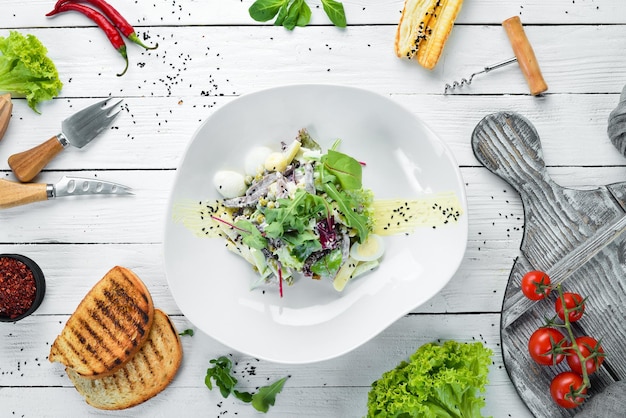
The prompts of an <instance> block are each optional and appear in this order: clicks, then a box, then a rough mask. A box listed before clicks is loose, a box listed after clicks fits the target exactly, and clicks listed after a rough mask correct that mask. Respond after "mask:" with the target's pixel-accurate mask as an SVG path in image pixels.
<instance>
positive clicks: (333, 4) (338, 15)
mask: <svg viewBox="0 0 626 418" xmlns="http://www.w3.org/2000/svg"><path fill="white" fill-rule="evenodd" d="M322 7H323V8H324V11H325V12H326V15H327V16H328V18H329V19H330V21H331V22H333V24H334V25H335V26H338V27H340V28H345V27H346V25H347V22H346V12H345V10H344V9H343V3H341V2H338V1H335V0H322Z"/></svg>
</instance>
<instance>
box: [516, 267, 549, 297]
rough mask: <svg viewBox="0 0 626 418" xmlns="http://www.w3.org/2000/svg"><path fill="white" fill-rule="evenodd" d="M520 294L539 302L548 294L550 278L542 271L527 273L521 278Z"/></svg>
mask: <svg viewBox="0 0 626 418" xmlns="http://www.w3.org/2000/svg"><path fill="white" fill-rule="evenodd" d="M521 288H522V293H523V294H524V296H526V297H527V298H528V299H530V300H541V299H543V298H545V297H546V296H548V295H549V294H550V290H551V287H550V277H549V276H548V275H547V274H546V273H544V272H543V271H539V270H533V271H529V272H528V273H526V274H525V275H524V277H522V282H521Z"/></svg>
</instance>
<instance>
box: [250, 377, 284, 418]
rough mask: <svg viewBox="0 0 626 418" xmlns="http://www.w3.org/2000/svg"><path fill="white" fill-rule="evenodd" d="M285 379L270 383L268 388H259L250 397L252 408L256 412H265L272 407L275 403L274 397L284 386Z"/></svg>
mask: <svg viewBox="0 0 626 418" xmlns="http://www.w3.org/2000/svg"><path fill="white" fill-rule="evenodd" d="M287 379H288V378H287V377H283V378H282V379H280V380H277V381H276V382H274V383H272V384H271V385H269V386H263V387H260V388H259V391H258V392H257V393H255V394H254V395H252V406H253V407H254V409H256V410H257V411H261V412H267V411H268V410H269V409H270V406H274V403H275V402H276V395H278V394H279V393H280V392H281V391H282V390H283V386H285V382H286V381H287Z"/></svg>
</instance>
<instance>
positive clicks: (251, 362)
mask: <svg viewBox="0 0 626 418" xmlns="http://www.w3.org/2000/svg"><path fill="white" fill-rule="evenodd" d="M111 2H112V3H115V4H116V5H117V6H119V9H120V10H121V11H122V12H123V13H124V14H125V15H126V16H127V17H128V19H129V21H131V23H133V24H135V26H136V28H137V31H138V33H139V34H140V36H142V37H144V36H145V37H146V40H147V42H152V41H155V42H158V43H159V48H158V49H157V50H155V51H150V52H147V51H143V50H142V49H141V48H139V47H138V46H135V45H129V46H128V48H129V58H130V63H131V65H130V68H129V71H128V73H127V74H126V75H125V76H124V77H116V76H115V74H116V73H117V72H118V71H119V70H120V69H121V68H122V67H123V61H122V59H121V57H120V56H119V55H118V54H117V52H115V51H114V50H112V48H111V46H110V44H109V43H108V41H107V39H106V37H104V36H103V35H102V33H101V32H100V31H99V29H98V28H96V27H95V26H94V25H93V23H92V22H90V21H89V20H88V19H85V18H83V17H82V16H80V15H78V14H67V15H64V16H58V17H56V18H54V19H49V18H46V17H45V16H44V15H45V13H46V12H48V11H49V10H50V9H51V8H52V5H53V3H54V2H53V1H49V0H33V1H29V2H24V1H17V0H5V1H3V3H2V17H0V35H5V34H6V33H8V30H12V29H17V30H19V31H21V32H28V33H33V34H35V35H36V36H38V37H39V38H40V39H41V40H42V42H44V44H45V45H46V47H47V48H48V50H49V54H50V56H51V57H52V58H53V59H54V61H55V63H56V65H57V67H58V69H59V73H60V76H61V79H62V81H63V82H64V88H63V90H62V92H61V94H60V96H59V97H58V98H57V99H55V100H53V101H51V102H47V103H44V104H42V106H41V110H42V113H41V114H40V115H38V114H35V113H34V112H32V111H31V110H30V109H29V108H28V107H27V106H26V102H25V100H23V99H21V98H15V99H14V109H13V117H12V120H11V123H10V125H9V129H8V131H7V133H6V135H5V137H4V139H3V140H2V142H0V176H1V177H2V178H6V179H13V176H12V174H11V172H10V169H9V167H8V164H7V163H6V158H7V157H8V156H9V155H11V154H13V153H16V152H19V151H22V150H24V149H27V148H29V147H31V146H33V145H35V144H37V143H39V142H41V141H43V140H45V139H47V138H49V137H50V136H51V135H53V134H55V133H57V131H58V128H59V123H60V121H61V120H62V119H64V118H65V117H67V116H68V115H69V114H71V113H73V112H74V111H76V110H78V109H80V108H82V107H84V106H86V105H88V104H90V103H92V102H93V101H95V100H96V99H98V98H103V97H107V96H116V97H123V98H124V99H125V105H124V106H125V110H124V112H123V113H122V115H121V117H120V118H118V120H117V121H116V122H115V124H114V126H113V127H112V129H111V130H110V131H107V132H106V133H104V134H103V135H102V137H101V138H98V139H97V140H96V141H94V142H93V143H92V144H90V145H89V146H88V147H85V148H84V149H83V150H67V151H66V152H65V153H64V154H63V155H61V156H59V157H58V159H56V160H55V161H53V162H52V163H51V164H50V166H49V167H48V169H47V170H46V171H45V172H44V173H43V174H42V175H41V176H40V177H39V178H38V179H37V180H38V181H43V182H54V181H55V180H57V179H59V178H60V177H61V176H63V175H65V174H73V175H85V176H90V177H91V176H93V177H97V178H100V179H103V180H112V181H118V182H121V183H124V184H128V185H129V186H132V187H133V188H134V189H135V193H136V195H135V196H133V197H130V198H115V199H108V198H102V199H100V198H98V199H73V200H72V199H70V200H67V199H66V200H63V199H57V200H55V201H49V202H41V203H37V204H33V205H30V206H28V207H23V208H19V209H10V210H3V211H0V253H5V252H15V253H21V254H25V255H29V256H31V257H32V258H33V259H35V260H37V261H38V262H39V263H40V265H41V266H42V268H43V270H44V272H45V273H46V275H47V278H48V286H49V287H48V293H47V296H46V298H45V300H44V302H43V304H42V305H41V307H40V309H39V310H38V311H37V313H36V314H35V315H33V316H32V317H30V318H28V319H27V320H25V321H23V322H20V323H17V324H2V325H1V326H0V405H2V407H1V408H0V417H5V416H6V417H13V416H37V417H61V416H63V417H65V416H111V415H115V416H146V417H148V416H149V417H153V416H164V417H165V416H173V415H177V414H179V412H180V410H181V407H182V406H183V405H184V406H185V412H186V414H188V416H261V414H254V413H252V411H251V408H250V407H249V406H247V405H241V404H240V403H238V402H237V401H233V400H223V399H221V397H220V396H219V393H217V392H216V391H212V392H210V391H208V390H207V388H206V387H205V386H204V373H205V371H206V367H207V366H208V361H209V360H210V359H211V358H213V357H216V356H218V355H221V354H226V353H231V354H232V355H233V356H234V358H235V359H237V360H238V361H239V363H238V369H237V370H238V373H240V376H241V377H242V382H243V384H244V385H245V386H246V387H248V388H254V387H256V386H258V385H259V384H265V382H266V381H267V380H268V379H270V380H271V379H274V378H279V377H282V376H284V375H291V378H290V380H289V381H288V384H287V385H286V386H285V390H284V391H283V393H281V394H280V395H279V396H278V398H277V403H276V406H275V407H273V409H272V410H271V413H270V414H269V415H268V416H276V417H293V416H297V415H300V416H307V417H308V416H310V417H362V416H364V415H365V413H366V400H367V392H368V390H369V385H370V384H371V383H372V381H374V380H375V379H376V378H378V377H379V376H380V375H381V374H382V373H383V372H384V371H386V370H389V369H391V368H392V367H394V366H395V365H396V364H398V363H399V362H400V361H401V360H404V359H406V357H408V355H409V354H411V353H412V352H414V351H415V350H416V349H417V348H418V347H419V346H420V345H421V344H423V343H425V342H429V341H432V340H436V339H456V340H459V341H474V340H479V341H484V342H485V343H486V345H487V346H488V347H490V348H491V349H493V350H494V358H493V360H494V363H493V365H492V367H491V369H490V376H489V377H490V384H489V386H488V388H487V393H486V398H487V406H486V407H485V408H484V410H483V413H484V415H486V416H488V415H492V416H494V417H509V416H510V417H516V418H526V417H531V416H532V415H533V414H532V412H531V411H530V410H529V409H527V407H526V406H525V405H524V402H523V401H522V399H521V398H520V397H519V395H518V393H517V391H516V389H515V386H514V385H513V384H512V383H511V380H510V379H509V377H508V375H507V372H506V370H505V368H504V361H503V357H502V355H503V354H502V352H501V347H500V330H499V323H500V319H501V314H500V313H501V309H502V302H503V299H504V297H505V294H507V292H508V293H509V294H510V293H511V292H514V289H511V288H507V280H508V277H509V274H510V273H511V269H512V267H513V264H514V261H515V260H516V259H519V256H520V254H521V253H520V249H519V247H520V244H521V240H522V237H523V233H524V211H523V205H522V200H521V199H520V197H519V195H518V194H517V192H516V191H515V189H514V188H512V187H511V186H510V185H509V184H508V183H506V182H505V181H504V180H502V179H500V178H499V177H497V176H495V175H493V174H492V173H490V172H489V171H487V170H486V169H485V168H484V167H483V166H482V164H481V163H480V162H479V161H477V160H476V158H475V156H474V154H473V152H472V149H471V143H470V139H471V135H472V132H473V130H474V128H475V127H476V125H477V123H478V122H479V121H480V120H481V119H482V118H483V117H484V116H485V115H487V114H490V113H492V112H497V111H502V110H504V111H517V112H519V113H520V114H522V115H524V116H526V117H527V118H528V119H529V120H531V121H532V122H533V124H534V125H535V127H536V128H537V131H538V132H539V134H540V135H541V138H542V146H543V151H544V158H545V161H546V164H547V171H548V173H549V174H550V176H551V177H552V178H553V179H554V181H555V182H557V183H558V184H560V185H563V186H566V187H574V188H578V187H583V188H587V186H591V187H595V186H597V185H605V184H610V183H617V182H622V181H624V180H626V175H625V172H624V168H625V166H626V160H625V159H624V156H622V155H621V154H620V153H619V152H618V151H617V150H616V149H615V148H614V147H613V145H612V144H611V143H610V141H609V139H608V136H607V134H606V127H607V118H608V114H609V113H610V111H611V110H612V109H613V108H614V107H615V106H616V105H617V102H618V99H619V93H620V92H621V90H622V88H623V86H624V84H626V54H625V53H624V49H623V40H624V39H625V38H626V8H625V6H624V3H623V0H578V1H575V2H574V1H571V0H554V1H545V0H520V1H515V2H514V1H498V0H472V1H466V2H465V4H464V5H463V9H462V11H461V13H460V14H459V17H458V20H457V23H456V25H455V27H454V29H453V32H452V35H451V37H450V39H449V41H448V44H447V45H446V48H445V50H444V54H443V56H442V59H441V61H440V63H439V65H438V66H437V68H436V69H435V70H434V71H425V70H422V69H421V68H419V67H418V66H417V65H416V63H415V62H407V61H403V60H400V59H398V58H396V57H395V54H394V53H393V38H394V35H395V27H396V24H397V22H398V19H399V16H400V11H401V9H402V5H403V1H402V0H345V1H343V3H344V5H345V8H346V14H347V17H348V22H349V26H348V28H346V29H344V30H341V29H337V28H335V27H332V26H331V25H330V24H329V22H328V19H327V18H326V16H325V15H324V13H323V11H322V9H321V6H320V2H319V1H317V0H311V2H310V3H311V4H312V6H313V7H312V8H313V20H312V25H310V26H309V27H306V28H296V30H294V31H293V32H289V31H286V30H284V29H283V28H278V27H274V26H272V25H271V22H269V23H266V24H260V23H257V22H254V21H253V20H252V19H251V18H250V17H249V15H248V12H247V9H248V7H249V6H250V5H251V4H252V0H241V1H240V0H205V1H197V0H174V1H172V0H154V1H151V2H145V1H141V0H139V1H133V2H122V1H117V2H113V1H111ZM514 15H518V16H520V17H521V19H522V22H523V23H524V25H525V28H526V32H527V35H528V37H529V39H530V41H531V43H532V44H533V47H534V49H535V53H536V55H537V58H538V60H539V62H540V65H541V68H542V72H543V74H544V77H545V78H546V81H547V83H548V86H549V90H548V93H547V94H546V95H544V96H542V97H531V96H529V95H528V91H527V86H526V84H525V81H524V79H523V76H522V74H521V72H520V71H519V68H517V66H516V65H511V66H508V67H505V68H502V69H500V70H497V71H493V72H491V73H489V74H486V75H481V76H477V77H476V78H475V80H474V83H473V84H472V86H471V88H469V89H464V90H462V91H460V93H461V94H455V95H447V96H444V95H443V87H444V85H445V83H448V82H451V81H452V80H456V79H459V78H460V77H466V76H469V75H470V74H472V73H473V72H475V71H477V70H480V69H482V67H483V66H485V65H488V64H493V63H494V62H498V61H500V60H503V59H506V58H509V57H510V56H512V50H511V48H510V45H509V43H508V40H507V38H506V34H505V33H504V30H503V29H502V27H501V26H500V23H501V22H502V21H503V20H504V19H506V18H508V17H510V16H514ZM296 83H329V84H341V85H349V86H358V87H364V88H367V89H370V90H372V91H375V92H378V93H380V94H383V95H385V96H389V97H390V98H392V99H393V100H395V101H397V102H398V103H400V104H402V105H404V106H406V107H407V108H408V109H409V110H410V111H411V112H412V113H414V114H416V115H417V116H419V117H420V118H421V119H423V120H424V121H425V122H426V123H427V124H428V125H429V126H430V127H431V128H432V129H433V130H434V131H435V132H436V133H437V134H438V135H439V136H440V137H441V139H442V140H443V141H444V142H445V143H446V144H447V145H448V146H449V147H450V149H451V151H452V153H453V154H454V157H455V158H456V160H457V163H458V164H459V166H460V167H461V172H462V175H463V179H464V182H465V184H466V190H467V196H468V210H469V213H468V216H469V219H470V230H469V240H468V247H467V251H466V254H465V257H464V259H463V261H462V263H461V266H460V268H459V270H458V271H457V273H456V274H455V275H454V277H452V279H451V281H450V283H449V284H448V285H447V286H446V287H445V288H444V289H443V290H442V291H441V292H440V293H439V294H437V295H436V296H434V297H433V298H432V299H431V300H429V301H428V302H427V303H426V304H425V305H423V306H420V307H418V308H416V309H414V310H413V312H412V313H411V314H409V315H407V316H405V317H403V318H401V319H400V320H398V321H397V322H396V323H395V324H393V325H392V326H391V327H389V328H388V329H387V330H385V331H384V332H382V333H381V334H380V335H378V336H377V337H376V338H374V339H373V340H372V341H370V342H368V343H367V344H365V345H363V346H362V347H360V348H358V349H357V350H355V351H354V352H351V353H348V354H346V355H344V356H342V357H340V358H337V359H334V360H331V361H327V362H321V363H317V364H314V365H311V366H285V365H281V364H275V363H269V362H265V361H257V360H255V359H251V358H247V357H245V356H242V355H240V354H238V353H236V352H232V351H231V350H229V349H228V347H225V346H223V345H221V344H219V343H217V342H216V341H214V340H213V339H211V338H210V337H208V336H206V335H203V334H202V333H200V332H198V333H196V335H195V336H194V337H184V339H183V344H184V349H185V359H184V363H183V366H182V368H181V371H180V373H179V375H178V376H177V377H176V379H175V381H174V382H173V384H172V386H171V387H170V388H168V390H166V391H165V392H164V393H162V394H161V395H159V396H158V397H157V398H155V399H154V400H152V401H150V402H148V403H146V404H144V405H142V406H140V407H138V408H135V409H133V410H130V411H126V412H122V413H106V412H101V411H97V410H94V409H93V408H89V407H88V406H86V405H85V403H84V401H83V400H82V399H81V398H80V397H79V396H78V394H77V393H76V391H75V389H74V388H73V387H71V385H70V382H69V380H68V379H67V377H66V376H65V375H64V373H63V371H62V368H61V367H59V366H58V365H51V364H49V363H48V362H47V360H46V358H45V357H46V355H47V353H48V350H49V345H50V342H51V341H52V339H53V338H54V336H55V335H56V333H58V331H59V330H60V328H61V327H62V325H63V323H64V322H65V320H66V319H67V317H68V315H69V314H71V312H72V309H73V307H75V306H76V304H77V303H78V302H79V301H80V299H81V298H82V297H83V296H84V294H85V293H86V292H87V291H88V289H89V288H90V287H91V286H92V285H93V284H94V283H95V282H96V281H97V280H98V279H99V278H100V277H101V276H102V275H103V274H104V273H105V272H106V271H107V270H108V269H109V268H110V267H111V265H112V264H120V265H125V266H127V267H129V268H132V269H133V270H135V271H136V272H137V273H138V274H139V275H140V277H142V278H143V279H144V280H145V281H146V282H147V284H148V286H149V288H150V291H151V293H152V295H153V298H154V300H155V304H156V305H157V306H158V307H160V308H162V309H164V310H165V311H166V312H168V313H170V314H171V315H173V316H174V321H175V324H176V326H177V327H178V328H179V329H185V328H188V327H191V326H192V325H191V324H190V323H189V322H188V321H187V320H186V319H185V318H184V317H183V316H182V315H181V313H180V310H179V309H178V307H177V306H176V303H175V301H174V300H173V299H172V297H171V294H170V293H169V289H168V285H167V280H166V278H165V275H164V269H163V261H162V250H163V249H162V242H163V224H164V216H165V208H166V205H167V199H168V196H169V190H170V188H171V185H172V184H173V181H174V178H175V175H176V168H177V166H178V163H179V161H180V159H181V158H182V156H183V155H184V152H185V149H186V146H187V144H188V141H189V139H190V138H191V136H192V135H193V133H194V132H195V130H196V129H198V127H199V126H200V124H201V123H202V121H203V120H205V119H206V118H207V117H209V116H210V115H211V114H212V113H213V112H214V111H215V110H216V109H218V108H219V107H220V106H222V105H224V104H226V103H229V102H231V101H232V100H235V99H236V98H237V97H239V96H240V95H243V94H246V93H249V92H253V91H256V90H259V89H263V88H271V87H275V86H280V85H284V84H296ZM72 151H74V152H72ZM520 267H521V265H520ZM251 366H254V367H255V369H254V370H255V373H254V374H252V373H250V372H249V370H250V369H249V367H251ZM541 383H542V382H537V384H541ZM33 399H37V400H38V401H37V402H33ZM68 411H70V412H68ZM235 414H236V415H235Z"/></svg>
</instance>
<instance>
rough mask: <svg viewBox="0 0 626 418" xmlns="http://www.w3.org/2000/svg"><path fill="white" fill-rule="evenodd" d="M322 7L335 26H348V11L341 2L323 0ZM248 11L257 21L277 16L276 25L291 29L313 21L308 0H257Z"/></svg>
mask: <svg viewBox="0 0 626 418" xmlns="http://www.w3.org/2000/svg"><path fill="white" fill-rule="evenodd" d="M322 7H323V9H324V11H325V12H326V15H327V16H328V18H329V19H330V21H331V22H332V23H333V24H334V25H335V26H337V27H340V28H345V27H346V25H347V23H346V13H345V10H344V8H343V4H342V3H341V2H338V1H336V0H322ZM248 13H250V17H252V19H254V20H256V21H257V22H267V21H268V20H271V19H273V18H274V17H275V18H276V20H275V21H274V25H276V26H284V27H285V28H286V29H289V30H293V29H294V28H295V27H296V26H301V27H302V26H306V25H308V24H309V22H310V21H311V8H310V7H309V5H308V4H307V2H306V0H256V1H255V2H254V3H253V4H252V6H250V8H249V9H248Z"/></svg>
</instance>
